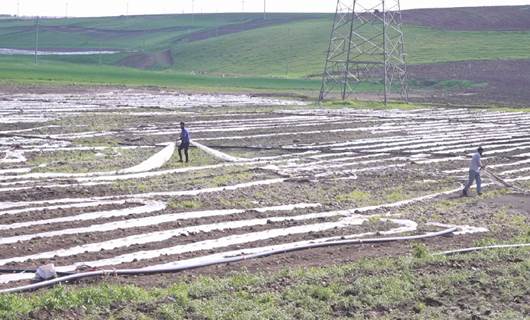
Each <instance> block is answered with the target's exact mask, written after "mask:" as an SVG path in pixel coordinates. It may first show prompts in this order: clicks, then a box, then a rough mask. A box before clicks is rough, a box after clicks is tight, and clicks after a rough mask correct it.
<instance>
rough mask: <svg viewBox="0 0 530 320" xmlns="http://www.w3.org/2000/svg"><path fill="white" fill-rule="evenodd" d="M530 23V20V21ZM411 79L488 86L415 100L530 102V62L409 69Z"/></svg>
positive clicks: (509, 61)
mask: <svg viewBox="0 0 530 320" xmlns="http://www.w3.org/2000/svg"><path fill="white" fill-rule="evenodd" d="M528 12H530V10H528ZM528 21H530V19H529V20H528ZM408 72H409V78H410V79H412V80H418V81H428V80H468V81H472V82H473V83H476V84H481V83H482V84H487V85H485V86H480V87H475V88H469V89H465V90H455V91H434V92H424V93H423V94H424V96H423V97H421V98H416V97H415V98H413V100H418V101H423V102H428V101H438V102H448V103H453V104H458V105H462V106H463V105H466V104H502V105H506V106H528V105H529V102H530V90H528V86H529V84H530V60H485V61H462V62H450V63H439V64H424V65H410V66H408Z"/></svg>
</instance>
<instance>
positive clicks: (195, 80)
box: [0, 58, 320, 92]
mask: <svg viewBox="0 0 530 320" xmlns="http://www.w3.org/2000/svg"><path fill="white" fill-rule="evenodd" d="M0 70H2V77H1V79H0V83H2V82H3V83H5V84H8V83H12V82H13V81H16V82H18V83H23V84H24V83H26V84H30V83H37V84H44V85H64V84H89V85H90V84H92V85H96V84H104V85H129V86H145V85H152V86H161V87H174V88H183V89H189V90H208V89H214V90H215V89H218V90H222V91H233V90H235V91H244V90H251V91H259V90H267V91H271V90H272V91H296V92H298V91H303V90H313V91H314V90H317V89H319V88H320V83H319V81H318V80H304V79H271V78H259V77H233V78H220V77H211V76H201V75H190V74H182V73H176V72H164V71H143V70H137V69H132V68H120V67H113V66H104V65H102V66H99V65H79V64H69V63H63V62H54V61H45V62H42V63H41V64H39V65H37V66H35V65H34V64H33V62H32V59H31V58H3V59H0Z"/></svg>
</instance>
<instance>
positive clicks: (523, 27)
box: [402, 6, 530, 31]
mask: <svg viewBox="0 0 530 320" xmlns="http://www.w3.org/2000/svg"><path fill="white" fill-rule="evenodd" d="M402 19H403V22H404V23H407V24H414V25H420V26H425V27H431V28H436V29H444V30H455V31H457V30H462V31H527V30H530V6H498V7H493V8H492V7H473V8H446V9H445V8H439V9H416V10H404V11H402Z"/></svg>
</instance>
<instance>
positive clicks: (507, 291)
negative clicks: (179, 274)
mask: <svg viewBox="0 0 530 320" xmlns="http://www.w3.org/2000/svg"><path fill="white" fill-rule="evenodd" d="M416 248H418V249H415V252H417V253H418V254H415V256H416V257H414V256H413V257H406V258H376V259H361V260H360V261H358V262H354V263H350V264H344V265H338V266H328V267H320V268H288V269H285V270H282V271H278V272H275V273H272V274H266V273H256V274H251V273H246V272H238V273H234V274H231V275H225V276H219V277H216V276H200V277H195V278H188V280H182V281H177V282H176V283H173V284H168V285H167V287H165V288H155V289H143V288H139V287H136V286H128V285H127V286H123V285H113V284H100V285H88V286H86V287H80V288H77V287H62V286H59V287H56V288H54V289H51V290H48V291H41V292H38V293H28V294H17V295H15V294H7V295H1V296H0V318H2V319H20V318H28V317H30V315H31V314H37V313H38V312H39V311H46V312H47V314H49V315H50V316H51V317H52V318H57V319H59V318H61V317H62V315H65V314H71V313H72V312H74V313H75V314H77V315H78V316H77V317H78V319H96V318H105V319H123V318H124V317H125V316H126V318H130V319H365V318H378V319H394V318H406V319H426V318H429V319H436V318H440V317H438V316H439V315H444V316H443V317H442V318H462V317H463V318H469V317H471V316H472V315H474V314H477V313H480V314H483V313H485V312H486V313H487V314H488V315H489V317H492V318H499V319H501V318H502V317H503V316H505V315H507V314H509V315H513V316H514V317H515V318H521V319H523V318H524V314H527V313H528V311H530V310H529V307H528V305H527V304H526V303H525V301H524V297H525V296H526V294H525V292H527V290H528V288H527V283H528V282H529V281H530V272H529V271H530V251H529V250H527V249H511V250H497V251H487V252H482V253H475V254H467V255H458V256H453V257H442V256H431V255H429V254H426V253H425V251H426V250H427V249H426V248H424V247H423V246H420V245H418V246H416ZM455 266H458V267H456V268H455ZM471 266H480V269H479V270H473V269H472V268H471ZM108 280H111V281H110V282H112V278H110V279H108ZM462 300H464V301H474V303H472V304H468V303H466V304H464V305H461V306H460V307H458V308H455V305H458V301H462ZM437 315H438V316H437ZM30 318H31V317H30Z"/></svg>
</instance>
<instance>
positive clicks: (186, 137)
mask: <svg viewBox="0 0 530 320" xmlns="http://www.w3.org/2000/svg"><path fill="white" fill-rule="evenodd" d="M189 147H190V132H189V130H188V129H187V128H186V124H185V123H184V122H181V123H180V145H179V161H180V162H182V150H184V155H185V156H186V163H187V162H188V161H189V157H188V148H189Z"/></svg>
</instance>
